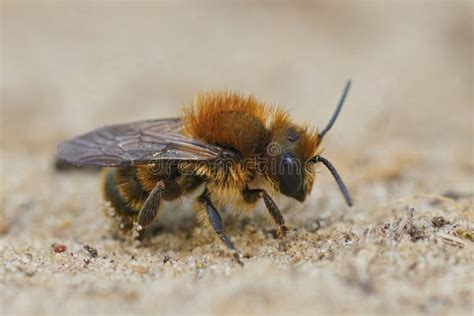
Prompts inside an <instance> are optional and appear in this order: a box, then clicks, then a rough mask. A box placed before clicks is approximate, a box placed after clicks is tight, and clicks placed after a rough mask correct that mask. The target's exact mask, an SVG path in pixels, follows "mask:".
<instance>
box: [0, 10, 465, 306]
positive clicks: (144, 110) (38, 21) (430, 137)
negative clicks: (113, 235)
mask: <svg viewBox="0 0 474 316" xmlns="http://www.w3.org/2000/svg"><path fill="white" fill-rule="evenodd" d="M472 56H474V54H473V4H472V2H471V1H412V2H411V1H324V2H314V3H313V2H309V1H307V2H294V3H293V2H283V3H269V2H268V3H266V2H265V3H263V2H262V3H259V2H237V1H235V2H234V1H225V2H217V1H202V2H191V1H182V2H176V3H175V2H167V1H163V2H159V1H146V2H106V1H102V2H101V1H79V2H72V1H71V2H69V1H40V2H17V1H2V3H1V112H0V116H1V139H0V141H1V143H0V146H1V147H0V148H1V163H2V166H1V174H2V179H1V193H2V194H1V195H2V196H1V199H2V206H1V207H2V210H1V214H0V215H1V216H0V231H3V232H4V233H5V232H7V237H6V238H7V239H6V240H7V242H8V243H11V244H12V245H14V244H15V242H17V241H18V240H26V242H27V243H28V241H29V240H38V239H41V238H45V239H47V240H48V241H49V240H50V239H51V238H53V237H54V238H56V237H57V236H63V237H65V238H73V239H74V238H76V237H77V238H86V239H87V238H91V239H92V240H93V237H84V236H89V235H87V234H91V230H94V229H96V228H97V229H101V228H102V225H103V222H102V221H103V219H102V218H101V219H100V220H99V222H98V223H96V222H95V218H94V216H95V215H87V214H97V208H98V205H99V201H100V198H99V193H98V192H97V185H98V180H97V179H96V177H95V176H93V177H86V178H80V179H79V180H77V179H74V177H73V179H70V178H68V179H65V178H58V176H57V175H55V174H54V172H53V171H52V168H51V165H52V160H53V157H54V153H55V150H56V145H57V144H58V142H60V141H62V140H64V139H67V138H70V137H72V136H75V135H77V134H80V133H84V132H87V131H89V130H91V129H93V128H96V127H97V126H99V125H104V124H112V123H119V122H127V121H133V120H141V119H151V118H162V117H173V116H176V115H177V114H178V113H179V110H180V108H181V107H182V106H183V105H186V104H189V103H190V102H191V101H192V98H193V95H194V94H195V93H196V92H198V91H200V90H216V89H232V90H238V91H240V92H242V93H245V94H254V95H255V96H257V97H258V98H259V99H261V100H264V101H266V102H268V103H271V104H278V105H282V106H284V107H286V108H287V109H288V111H289V112H290V113H291V115H292V116H293V118H294V120H295V121H297V122H302V123H309V124H310V125H313V126H316V127H317V126H319V127H322V126H324V125H325V124H326V122H327V120H328V119H329V117H330V115H331V114H332V112H333V110H334V107H335V105H336V102H337V101H338V99H339V96H340V94H341V92H342V89H343V86H344V83H345V81H346V80H347V79H349V78H350V79H352V81H353V86H352V90H351V91H350V94H349V97H348V99H347V103H346V106H345V108H344V110H343V112H342V115H341V116H340V118H339V119H338V121H337V123H336V125H335V127H334V128H333V129H332V131H331V133H330V135H329V136H328V137H327V139H326V149H327V150H326V152H327V154H326V155H327V156H328V158H330V159H331V160H332V161H333V162H334V164H335V165H336V166H338V168H339V171H340V172H341V174H342V175H343V177H344V179H345V180H346V182H347V183H348V186H349V187H350V189H351V191H352V193H353V195H354V196H355V200H356V207H355V209H353V211H352V213H350V214H352V215H348V216H353V217H354V218H360V219H361V222H364V223H374V222H375V221H376V219H377V218H380V217H383V216H387V215H388V214H390V208H391V207H392V206H390V207H389V208H381V207H380V206H381V205H383V206H386V205H391V204H390V203H391V201H394V200H397V199H399V198H402V197H404V196H407V195H412V194H419V193H430V194H443V193H446V192H451V193H452V192H458V193H459V192H461V193H462V194H465V193H466V194H472V192H473V172H474V165H473V144H474V142H473V135H474V130H473V124H474V123H473V117H474V115H473V114H474V113H473V111H474V107H473V59H472V58H473V57H472ZM320 188H321V189H320ZM81 192H82V193H81ZM471 196H472V195H471ZM71 201H72V202H71ZM84 201H88V202H90V203H89V204H90V205H89V204H87V205H86V206H85V205H84ZM28 203H30V204H28ZM31 203H32V205H34V209H35V211H34V212H31V213H28V214H30V215H28V216H29V217H28V216H26V217H25V218H26V219H22V220H23V224H21V225H20V228H15V229H16V230H15V229H13V230H9V229H10V228H8V226H9V225H10V224H11V223H15V222H17V221H20V222H21V220H19V219H18V218H17V216H18V215H16V214H19V213H21V212H24V210H25V208H26V209H27V208H28V207H29V205H31ZM25 205H26V206H25ZM308 205H309V206H307V207H306V208H305V209H304V210H303V211H302V212H299V213H298V214H293V215H291V214H290V215H289V218H290V222H291V223H292V224H294V225H297V226H298V225H304V224H305V223H307V222H308V218H314V217H315V216H319V215H320V214H333V213H331V212H336V213H337V212H338V211H339V213H337V214H341V213H344V212H345V211H346V209H345V208H344V206H343V201H342V199H341V197H340V196H339V192H338V190H337V187H336V186H335V184H334V183H333V180H332V179H331V178H330V177H329V175H328V174H327V173H326V172H322V174H321V180H320V182H318V185H317V189H316V190H315V192H314V194H313V195H312V199H311V200H310V201H309V202H308ZM65 209H67V210H68V212H70V213H69V214H73V215H65V212H63V210H65ZM315 209H316V210H315ZM318 212H319V213H318ZM51 214H54V218H55V219H51ZM368 214H369V215H368ZM374 214H375V215H374ZM372 215H374V217H371V216H372ZM64 216H65V217H67V218H68V220H71V221H74V222H75V223H76V224H77V223H82V226H80V225H76V224H75V225H70V226H68V228H67V232H68V233H65V232H60V231H59V230H56V229H60V228H58V227H59V226H60V225H59V224H58V223H57V222H56V221H57V220H58V218H59V219H62V218H64ZM328 216H329V215H328ZM331 216H332V215H331ZM48 218H49V219H48ZM354 218H352V219H351V220H354ZM2 225H3V230H2ZM48 225H49V226H48ZM45 227H50V230H49V229H45ZM12 231H13V232H17V233H18V234H14V235H12V234H11V232H12ZM8 232H10V235H8ZM71 234H72V236H75V237H71ZM52 236H53V237H52ZM78 236H79V237H78ZM8 238H10V239H8ZM19 245H21V243H20V244H19ZM250 275H251V273H250ZM8 293H9V295H10V296H7V297H11V298H13V297H15V295H16V292H15V290H10V291H9V292H8ZM328 293H331V291H329V292H328ZM45 294H47V293H45ZM39 297H41V295H39ZM336 301H337V300H336ZM76 303H77V302H76ZM149 303H152V301H150V302H149ZM339 303H340V302H339ZM18 304H19V305H15V306H16V308H20V307H19V306H21V304H20V303H18ZM77 304H79V303H77ZM354 304H355V305H354V306H357V299H356V300H355V301H354ZM394 304H395V303H394ZM397 304H398V303H397ZM79 305H80V304H79ZM298 306H301V305H298ZM388 306H390V304H389V305H388ZM394 306H395V305H394ZM397 306H398V305H397ZM471 306H472V305H471ZM17 310H18V309H17ZM20 310H21V308H20ZM237 310H238V309H237ZM244 310H245V309H244ZM35 311H37V310H35ZM392 311H393V310H392Z"/></svg>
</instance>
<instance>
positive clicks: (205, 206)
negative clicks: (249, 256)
mask: <svg viewBox="0 0 474 316" xmlns="http://www.w3.org/2000/svg"><path fill="white" fill-rule="evenodd" d="M197 203H198V204H199V206H200V207H199V209H200V210H199V211H204V212H206V215H207V216H205V218H207V220H208V221H209V223H210V224H211V226H212V228H213V229H214V231H215V232H216V234H217V235H218V236H219V238H220V239H221V240H222V242H223V243H224V245H225V246H226V247H227V249H229V250H230V251H231V252H232V253H233V254H234V258H235V260H236V261H237V262H238V263H239V264H240V265H243V263H242V261H241V260H240V253H239V251H238V250H237V248H235V246H234V244H233V243H232V241H231V240H230V238H229V237H227V235H226V234H225V233H224V226H223V224H222V219H221V216H220V215H219V213H218V212H217V209H216V207H215V206H214V204H212V202H211V200H210V199H209V196H208V193H207V190H206V191H204V193H203V194H202V195H201V196H199V197H198V198H197Z"/></svg>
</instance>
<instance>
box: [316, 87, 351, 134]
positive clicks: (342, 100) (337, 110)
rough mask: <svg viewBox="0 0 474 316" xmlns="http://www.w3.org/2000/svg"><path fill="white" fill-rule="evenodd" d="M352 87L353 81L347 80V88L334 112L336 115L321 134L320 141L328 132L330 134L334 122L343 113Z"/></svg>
mask: <svg viewBox="0 0 474 316" xmlns="http://www.w3.org/2000/svg"><path fill="white" fill-rule="evenodd" d="M350 87H351V80H350V79H349V80H347V82H346V86H345V87H344V91H343V92H342V95H341V98H340V99H339V103H338V104H337V107H336V111H334V114H333V115H332V117H331V119H330V120H329V123H328V124H327V125H326V127H325V128H324V129H323V130H322V131H321V132H320V133H319V139H320V140H321V139H322V138H323V137H324V135H326V133H327V132H329V130H330V129H331V127H332V126H333V125H334V122H335V121H336V119H337V117H338V116H339V112H341V109H342V106H343V105H344V101H345V100H346V96H347V93H348V92H349V88H350Z"/></svg>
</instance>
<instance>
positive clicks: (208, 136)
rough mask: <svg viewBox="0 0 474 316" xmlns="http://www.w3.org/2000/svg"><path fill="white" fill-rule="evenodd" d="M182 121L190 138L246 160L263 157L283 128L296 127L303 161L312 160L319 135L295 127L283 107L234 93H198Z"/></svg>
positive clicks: (306, 129) (185, 110) (184, 113)
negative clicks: (234, 151)
mask: <svg viewBox="0 0 474 316" xmlns="http://www.w3.org/2000/svg"><path fill="white" fill-rule="evenodd" d="M182 118H183V125H184V133H185V134H186V135H187V136H190V137H192V138H196V139H199V140H201V141H204V142H207V143H210V144H215V145H219V146H223V147H231V148H234V149H236V150H238V151H239V152H240V153H241V154H242V156H243V157H244V158H251V157H252V156H254V155H256V154H260V153H261V152H262V151H263V150H265V149H266V146H267V145H268V144H269V143H270V142H271V141H272V136H274V135H273V134H275V133H277V131H278V130H281V129H282V128H283V129H285V128H291V127H295V129H296V130H297V131H298V133H299V134H300V136H301V137H300V142H299V152H300V154H301V158H302V159H303V160H306V159H309V158H311V157H312V156H313V155H314V154H315V152H316V149H317V145H318V136H317V133H316V132H315V131H313V130H310V129H308V128H307V127H300V126H296V125H294V124H293V123H292V122H291V120H290V119H289V116H288V114H287V113H286V112H285V111H284V110H282V109H281V108H279V107H271V106H268V105H267V104H265V103H263V102H261V101H258V100H257V99H256V98H255V97H253V96H243V95H241V94H239V93H236V92H231V91H225V92H214V93H213V92H208V93H200V94H198V95H197V96H196V97H195V98H194V101H193V104H192V105H191V106H188V107H186V108H185V109H184V110H183V115H182ZM303 162H304V161H303Z"/></svg>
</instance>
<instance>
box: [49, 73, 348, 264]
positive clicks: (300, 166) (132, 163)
mask: <svg viewBox="0 0 474 316" xmlns="http://www.w3.org/2000/svg"><path fill="white" fill-rule="evenodd" d="M350 84H351V82H350V81H348V82H347V83H346V85H345V88H344V91H343V93H342V96H341V98H340V100H339V103H338V105H337V107H336V110H335V112H334V114H333V115H332V117H331V119H330V120H329V123H328V124H327V125H326V127H325V128H324V129H323V130H321V131H319V132H318V131H317V130H314V129H310V128H308V127H307V126H302V125H297V124H295V123H293V121H292V120H291V119H290V117H289V115H288V113H287V112H285V111H284V110H282V109H281V108H279V107H271V106H268V105H266V104H265V103H263V102H260V101H258V100H257V99H255V98H254V97H253V96H243V95H241V94H238V93H234V92H230V91H225V92H217V93H216V92H214V93H202V94H198V95H197V96H196V97H195V99H194V101H193V103H192V105H190V106H188V107H185V108H184V110H183V111H182V114H181V116H180V117H179V118H171V119H159V120H148V121H141V122H135V123H130V124H121V125H112V126H105V127H101V128H99V129H96V130H94V131H92V132H89V133H87V134H84V135H82V136H78V137H76V138H73V139H71V140H68V141H66V142H63V143H61V144H60V145H59V147H58V157H59V159H61V160H62V161H66V162H68V163H71V164H73V165H78V166H98V167H105V168H104V171H103V174H104V181H103V194H104V198H105V200H106V201H108V202H110V204H111V206H112V207H113V209H114V211H115V212H116V213H117V214H119V215H120V218H121V219H122V222H121V225H122V228H123V229H125V230H132V229H133V228H134V227H136V228H137V229H138V230H139V231H140V233H141V234H142V233H143V229H144V228H146V227H147V226H149V225H150V224H151V222H152V221H153V220H154V219H155V217H156V216H157V213H158V211H159V209H160V206H161V205H162V204H163V203H166V202H169V201H175V200H178V199H180V198H182V197H185V196H190V195H193V194H194V196H197V198H195V202H194V208H195V212H196V213H197V215H198V217H199V218H200V219H201V221H202V222H203V223H205V224H207V225H210V226H211V227H212V228H213V230H214V231H215V232H216V234H217V235H218V236H219V237H220V239H221V240H222V242H223V243H224V244H225V246H226V247H227V248H228V249H229V250H230V251H231V252H232V253H233V254H234V257H235V258H236V259H237V261H238V262H239V263H241V261H240V254H239V252H238V251H237V249H236V247H235V246H234V244H233V243H232V241H231V240H230V238H229V237H228V236H227V235H226V234H225V232H224V227H223V224H222V219H221V216H220V215H219V209H222V208H224V207H228V206H229V205H232V206H234V208H236V209H242V210H249V209H253V208H255V206H256V204H257V202H259V201H260V200H263V202H264V204H265V206H266V208H267V210H268V212H269V213H270V215H271V217H272V218H273V220H274V221H275V223H276V225H278V232H279V235H281V236H284V235H285V234H286V232H287V230H288V229H287V226H286V225H285V220H284V218H283V216H282V214H281V212H280V210H279V208H278V206H277V204H276V203H275V202H274V200H273V198H272V196H275V195H281V196H283V197H288V198H290V199H293V200H296V201H299V202H304V201H305V199H306V197H307V196H308V195H309V194H310V192H311V190H312V188H313V183H314V181H315V165H316V164H319V163H321V164H322V165H324V166H325V167H326V168H327V169H328V170H329V171H330V172H331V174H332V176H333V177H334V179H335V180H336V183H337V184H338V186H339V189H340V191H341V193H342V195H343V197H344V199H345V201H346V203H347V204H348V205H349V206H351V205H352V200H351V197H350V195H349V192H348V190H347V188H346V186H345V185H344V183H343V181H342V180H341V178H340V176H339V174H338V172H337V171H336V169H335V168H334V166H333V165H332V164H331V163H330V162H329V160H327V159H326V158H324V157H323V156H321V152H322V148H321V143H322V140H323V138H324V136H325V135H326V133H327V132H328V131H329V130H330V129H331V128H332V126H333V124H334V122H335V121H336V119H337V117H338V115H339V113H340V111H341V109H342V106H343V104H344V100H345V99H346V96H347V93H348V91H349V87H350ZM196 192H197V194H196Z"/></svg>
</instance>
